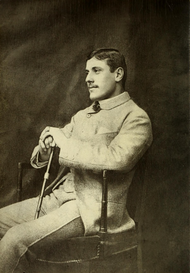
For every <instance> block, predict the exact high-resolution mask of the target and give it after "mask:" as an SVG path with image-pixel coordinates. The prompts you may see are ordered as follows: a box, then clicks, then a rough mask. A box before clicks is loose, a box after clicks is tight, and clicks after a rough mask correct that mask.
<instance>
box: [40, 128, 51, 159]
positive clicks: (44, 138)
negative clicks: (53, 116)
mask: <svg viewBox="0 0 190 273" xmlns="http://www.w3.org/2000/svg"><path fill="white" fill-rule="evenodd" d="M49 129H50V127H46V128H45V129H44V130H43V131H42V133H41V135H40V139H39V152H40V157H39V160H40V161H47V160H48V159H49V156H50V153H51V147H54V146H55V142H54V140H53V137H52V136H51V135H50V133H49Z"/></svg>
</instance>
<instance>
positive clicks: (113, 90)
mask: <svg viewBox="0 0 190 273" xmlns="http://www.w3.org/2000/svg"><path fill="white" fill-rule="evenodd" d="M86 73H87V77H86V83H87V86H88V88H89V92H90V99H91V100H102V99H107V98H111V97H114V96H116V95H118V94H120V93H121V92H122V91H123V90H124V88H125V80H126V76H127V66H126V63H125V58H124V56H123V55H121V54H120V53H119V51H118V50H116V49H112V48H102V49H98V50H95V51H92V52H91V53H90V54H89V56H88V57H87V63H86Z"/></svg>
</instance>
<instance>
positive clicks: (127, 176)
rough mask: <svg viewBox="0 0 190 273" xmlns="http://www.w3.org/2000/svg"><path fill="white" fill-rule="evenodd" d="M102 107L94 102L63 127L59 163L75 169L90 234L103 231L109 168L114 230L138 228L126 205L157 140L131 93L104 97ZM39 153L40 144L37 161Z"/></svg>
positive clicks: (110, 215)
mask: <svg viewBox="0 0 190 273" xmlns="http://www.w3.org/2000/svg"><path fill="white" fill-rule="evenodd" d="M100 108H101V110H100V111H99V112H95V111H94V110H93V107H92V106H90V107H88V108H86V109H84V110H81V111H79V112H78V113H77V114H76V115H75V116H73V118H72V120H71V122H70V123H69V124H68V125H66V126H65V127H64V128H63V129H62V132H63V133H64V135H65V136H66V138H64V141H63V145H62V146H61V147H60V154H59V163H60V164H61V165H64V166H68V167H69V168H70V170H71V173H72V177H73V187H74V191H75V196H76V202H77V205H78V208H79V211H80V215H81V218H82V220H83V223H84V226H85V233H86V234H94V233H96V232H97V231H98V230H99V224H100V212H101V192H102V171H103V170H104V169H106V170H110V171H112V172H110V174H111V175H110V176H109V184H108V231H109V232H118V231H122V230H126V229H130V228H133V227H134V221H133V220H132V219H131V218H130V216H129V215H128V212H127V208H126V200H127V192H128V188H129V185H130V183H131V181H132V178H133V175H134V171H135V166H136V164H137V163H138V161H139V159H140V158H141V157H142V156H143V154H144V153H145V152H146V150H147V149H148V147H149V146H150V144H151V142H152V129H151V123H150V119H149V117H148V115H147V114H146V113H145V111H144V110H142V109H141V108H140V107H138V106H137V105H136V104H135V103H134V101H133V100H132V99H131V98H130V96H129V94H128V93H127V92H124V93H122V94H120V95H119V96H117V97H113V98H111V99H107V100H102V101H100ZM37 153H38V147H37V148H36V149H35V150H34V152H33V155H32V160H31V162H32V164H33V165H35V163H34V162H35V158H36V155H37ZM66 184H68V182H66ZM71 184H72V183H71Z"/></svg>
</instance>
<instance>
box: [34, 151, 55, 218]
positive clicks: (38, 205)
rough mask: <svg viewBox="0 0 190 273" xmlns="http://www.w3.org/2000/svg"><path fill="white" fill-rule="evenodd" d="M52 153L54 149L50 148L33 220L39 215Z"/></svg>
mask: <svg viewBox="0 0 190 273" xmlns="http://www.w3.org/2000/svg"><path fill="white" fill-rule="evenodd" d="M53 153H54V147H52V148H51V153H50V157H49V160H48V165H47V169H46V172H45V174H44V181H43V184H42V189H41V192H40V195H39V199H38V204H37V208H36V213H35V217H34V219H38V217H39V214H40V210H41V206H42V200H43V197H44V190H45V186H46V182H47V181H48V179H49V175H50V173H49V170H50V166H51V162H52V158H53Z"/></svg>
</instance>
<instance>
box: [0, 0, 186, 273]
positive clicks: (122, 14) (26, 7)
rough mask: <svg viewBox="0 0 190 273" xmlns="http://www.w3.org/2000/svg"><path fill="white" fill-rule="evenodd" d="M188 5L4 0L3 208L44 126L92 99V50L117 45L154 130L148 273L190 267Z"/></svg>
mask: <svg viewBox="0 0 190 273" xmlns="http://www.w3.org/2000/svg"><path fill="white" fill-rule="evenodd" d="M188 9H189V1H183V0H175V1H174V0H161V1H159V0H152V1H148V0H120V1H116V0H107V1H106V0H46V1H40V0H25V1H22V0H16V1H15V0H14V1H10V0H6V1H4V0H1V1H0V22H1V30H0V61H1V65H0V92H1V95H0V102H1V103H0V144H1V148H0V150H1V152H0V206H1V207H2V206H5V205H8V204H10V203H13V202H15V201H16V183H17V181H16V179H17V163H18V162H19V161H28V160H29V158H30V155H31V152H32V150H33V148H34V146H35V145H36V144H37V143H38V137H39V134H40V132H41V131H42V130H43V129H44V127H45V126H46V125H51V126H61V125H64V124H65V123H67V122H69V120H70V118H71V116H72V115H73V114H75V113H76V112H77V111H78V110H79V109H82V108H85V107H86V106H87V105H89V103H90V102H89V99H88V92H87V89H86V86H85V83H84V80H85V60H86V56H87V54H88V53H89V52H90V51H91V50H93V49H94V48H99V47H115V48H117V49H119V50H120V51H121V52H122V53H123V54H124V55H125V56H126V59H127V64H128V79H127V84H126V90H127V91H128V92H129V93H130V95H131V97H132V98H133V99H134V100H135V101H136V103H137V104H138V105H140V106H141V107H142V108H143V109H145V110H146V111H147V113H148V114H149V116H150V119H151V121H152V126H153V133H154V142H153V144H152V147H151V149H150V151H149V155H148V163H147V170H146V176H145V180H146V196H145V200H144V206H143V210H142V211H143V237H142V243H143V267H144V272H146V273H175V272H176V273H185V272H188V271H189V270H188V260H189V255H188V245H189V242H188V239H189V236H188V231H189V226H188V224H189V218H188V205H189V197H188V107H189V98H188V69H189V68H188V65H189V63H188V21H189V18H188V16H189V15H188ZM27 183H28V182H26V185H25V187H27ZM30 190H31V189H30ZM100 273H101V272H100Z"/></svg>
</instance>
